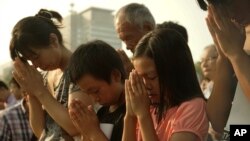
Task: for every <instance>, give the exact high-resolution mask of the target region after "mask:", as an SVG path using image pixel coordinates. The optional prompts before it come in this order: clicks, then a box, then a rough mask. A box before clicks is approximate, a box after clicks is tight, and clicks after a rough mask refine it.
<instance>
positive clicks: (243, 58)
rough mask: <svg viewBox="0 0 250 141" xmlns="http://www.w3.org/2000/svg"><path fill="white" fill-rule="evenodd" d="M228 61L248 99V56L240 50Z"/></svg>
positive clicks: (249, 70) (249, 88) (249, 96)
mask: <svg viewBox="0 0 250 141" xmlns="http://www.w3.org/2000/svg"><path fill="white" fill-rule="evenodd" d="M230 61H231V62H232V65H233V68H234V70H235V75H236V77H237V79H238V81H239V84H240V86H241V88H242V90H243V92H244V94H245V96H246V97H247V98H248V100H249V101H250V56H249V55H247V54H246V53H245V52H244V51H243V50H242V52H241V53H240V54H237V55H235V56H232V57H230Z"/></svg>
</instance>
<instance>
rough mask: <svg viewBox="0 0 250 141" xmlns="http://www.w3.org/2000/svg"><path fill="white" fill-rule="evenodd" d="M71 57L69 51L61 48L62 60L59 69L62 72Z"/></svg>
mask: <svg viewBox="0 0 250 141" xmlns="http://www.w3.org/2000/svg"><path fill="white" fill-rule="evenodd" d="M71 55H72V52H71V51H69V50H68V49H67V48H65V47H62V59H61V62H60V67H59V68H60V69H61V70H62V71H64V70H65V69H66V68H67V66H68V63H69V60H70V56H71Z"/></svg>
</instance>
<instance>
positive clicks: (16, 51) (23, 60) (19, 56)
mask: <svg viewBox="0 0 250 141" xmlns="http://www.w3.org/2000/svg"><path fill="white" fill-rule="evenodd" d="M15 53H16V56H17V57H18V58H20V59H21V61H22V62H24V63H27V60H26V59H25V58H24V56H23V55H22V54H21V53H20V52H19V51H18V50H17V49H15Z"/></svg>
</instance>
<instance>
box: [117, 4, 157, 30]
mask: <svg viewBox="0 0 250 141" xmlns="http://www.w3.org/2000/svg"><path fill="white" fill-rule="evenodd" d="M120 16H123V18H125V20H126V21H127V22H129V23H131V24H136V25H139V26H140V27H141V28H142V27H143V25H144V24H145V23H147V24H149V25H150V26H151V27H152V28H155V20H154V17H153V16H152V14H151V12H150V11H149V9H148V8H147V7H146V6H144V5H143V4H138V3H131V4H128V5H125V6H123V7H121V8H120V9H119V10H118V11H117V12H116V14H115V17H114V20H115V22H116V21H117V20H118V19H119V18H120Z"/></svg>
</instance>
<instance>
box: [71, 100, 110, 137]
mask: <svg viewBox="0 0 250 141" xmlns="http://www.w3.org/2000/svg"><path fill="white" fill-rule="evenodd" d="M69 115H70V118H71V120H72V122H73V124H74V125H75V127H76V128H77V130H78V132H79V133H81V137H82V138H81V139H82V140H84V141H85V140H91V141H108V138H107V137H106V136H105V134H104V132H103V131H102V130H101V128H100V124H99V121H98V118H97V115H96V113H95V111H94V109H93V106H92V105H88V106H87V105H85V104H83V103H82V102H81V101H80V100H79V99H72V102H71V103H70V105H69Z"/></svg>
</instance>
